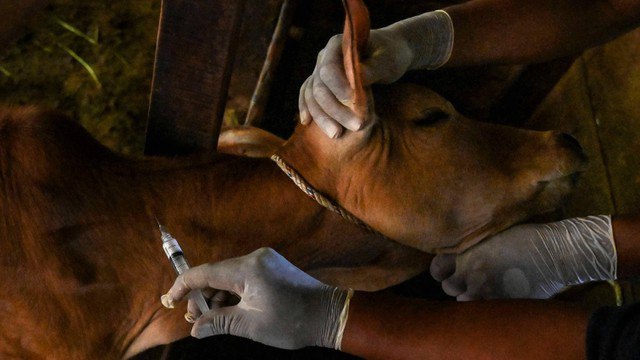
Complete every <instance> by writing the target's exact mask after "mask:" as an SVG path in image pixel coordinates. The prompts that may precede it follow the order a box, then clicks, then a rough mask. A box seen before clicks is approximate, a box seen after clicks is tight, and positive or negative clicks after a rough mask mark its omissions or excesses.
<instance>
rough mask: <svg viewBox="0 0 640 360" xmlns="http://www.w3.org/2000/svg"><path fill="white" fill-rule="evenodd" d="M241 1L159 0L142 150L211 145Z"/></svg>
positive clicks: (170, 151)
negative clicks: (159, 5) (145, 129)
mask: <svg viewBox="0 0 640 360" xmlns="http://www.w3.org/2000/svg"><path fill="white" fill-rule="evenodd" d="M244 4H245V0H233V1H228V0H227V1H225V0H163V1H162V12H161V14H160V25H159V29H158V42H157V48H156V59H155V66H154V72H153V81H152V85H151V87H152V89H151V99H150V104H149V118H148V121H147V135H146V144H145V153H146V154H147V155H164V156H171V155H181V154H188V153H192V152H195V151H198V150H211V149H215V147H216V144H217V140H218V134H219V132H220V125H221V123H222V118H223V114H224V108H225V104H226V99H227V90H228V86H229V78H230V75H231V67H232V64H233V58H234V55H235V49H236V45H237V42H238V41H237V39H238V37H239V28H240V26H239V25H240V22H241V18H242V13H243V9H244Z"/></svg>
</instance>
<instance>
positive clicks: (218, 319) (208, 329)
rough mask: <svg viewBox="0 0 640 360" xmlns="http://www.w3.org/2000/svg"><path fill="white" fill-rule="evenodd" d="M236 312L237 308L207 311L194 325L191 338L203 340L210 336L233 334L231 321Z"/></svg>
mask: <svg viewBox="0 0 640 360" xmlns="http://www.w3.org/2000/svg"><path fill="white" fill-rule="evenodd" d="M236 311H237V308H236V307H235V306H230V307H221V308H217V309H212V310H209V311H207V312H206V313H205V314H203V315H202V316H201V317H200V318H199V319H198V320H196V322H195V323H194V324H193V327H192V328H191V336H193V337H195V338H198V339H202V338H205V337H208V336H214V335H223V334H231V320H232V317H233V316H234V315H235V313H236ZM233 335H238V334H233Z"/></svg>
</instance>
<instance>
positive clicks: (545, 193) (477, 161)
mask: <svg viewBox="0 0 640 360" xmlns="http://www.w3.org/2000/svg"><path fill="white" fill-rule="evenodd" d="M348 13H349V14H350V15H351V16H357V11H356V12H354V11H351V12H349V11H348ZM354 14H355V15H354ZM366 23H367V22H364V21H347V24H356V25H357V24H366ZM347 26H349V25H347ZM366 30H367V31H368V29H366ZM360 31H362V29H360ZM355 34H356V35H355V36H354V35H353V34H349V31H345V36H344V38H343V39H344V41H345V44H343V49H352V50H354V49H355V50H354V51H357V47H358V46H357V44H355V45H354V44H353V43H350V42H353V41H357V39H358V31H357V30H356V31H355ZM345 59H346V60H345V67H346V68H347V74H348V76H349V77H350V80H352V79H353V78H356V82H357V81H358V80H357V76H355V77H354V76H353V75H350V73H351V74H353V73H355V74H357V73H358V63H357V56H345ZM353 59H355V61H354V60H353ZM358 86H361V85H360V84H358V83H356V84H355V88H356V90H355V91H354V93H355V94H356V96H355V103H356V104H355V106H354V108H355V109H356V110H358V109H362V108H363V106H362V105H363V104H362V101H363V100H362V96H361V95H358V91H357V88H358ZM366 93H367V92H365V94H366ZM368 93H369V95H370V96H371V94H372V93H371V92H368ZM358 97H360V99H358ZM373 98H374V99H375V110H376V111H375V115H374V116H371V117H372V121H370V122H369V123H368V124H367V125H366V127H365V128H364V129H362V130H360V131H357V132H347V133H346V134H345V135H343V136H342V137H341V138H339V139H329V138H328V137H326V136H325V135H324V134H323V133H322V132H321V131H320V129H319V128H318V127H317V126H316V125H315V124H312V125H309V126H298V127H297V128H296V131H295V133H294V135H293V136H292V137H291V138H290V139H289V141H287V143H286V144H285V145H284V147H283V148H282V149H281V150H280V151H279V154H280V155H281V157H282V158H283V159H284V160H285V161H288V162H289V163H290V164H291V165H292V166H293V167H294V168H296V169H297V170H298V171H299V172H300V173H301V175H302V176H303V177H305V178H306V180H307V181H308V182H309V183H310V184H312V185H313V186H315V187H316V188H317V190H319V191H321V192H323V193H325V194H326V195H328V196H330V197H333V198H334V199H335V200H336V201H337V202H338V203H339V204H341V205H342V206H343V207H345V208H346V209H347V210H349V211H350V212H351V213H353V214H354V215H356V216H357V217H359V218H360V219H362V220H364V221H365V222H366V223H368V224H369V225H370V226H372V227H373V228H375V229H377V230H378V231H380V232H381V233H383V234H384V235H386V236H388V237H390V238H392V239H395V240H397V241H399V242H401V243H404V244H407V245H410V246H413V247H415V248H418V249H421V250H424V251H429V252H458V251H462V250H464V249H465V248H467V247H469V246H471V245H473V244H475V243H476V242H478V241H480V240H482V239H483V238H485V237H487V236H489V235H491V234H494V233H496V232H498V231H500V230H502V229H505V228H506V227H508V226H510V225H512V224H514V223H516V222H518V221H522V220H524V219H526V218H527V217H529V216H532V215H536V214H540V213H544V212H548V211H551V210H553V209H554V208H556V207H557V206H558V205H559V202H560V201H561V199H562V198H563V196H564V195H566V194H567V193H568V191H569V190H570V189H571V187H572V184H573V181H574V179H575V175H576V174H577V172H578V171H580V170H581V168H582V167H583V166H584V165H585V162H586V161H585V157H584V155H583V154H582V149H581V148H580V146H579V144H578V143H577V141H576V140H575V139H573V138H572V137H570V136H569V135H566V134H562V133H558V132H553V131H548V132H537V131H527V130H523V129H516V128H511V127H506V126H500V125H495V124H488V123H482V122H477V121H473V120H470V119H467V118H465V117H464V116H462V115H461V114H459V113H458V112H457V111H456V110H455V109H454V108H453V106H452V105H451V104H450V103H449V102H447V101H446V100H445V99H443V98H442V97H440V96H439V95H437V94H436V93H434V92H433V91H430V90H428V89H425V88H423V87H419V86H415V85H407V84H405V85H392V86H387V87H384V88H381V89H376V90H375V91H373ZM364 101H366V95H365V100H364ZM364 108H366V106H364ZM369 110H371V107H369Z"/></svg>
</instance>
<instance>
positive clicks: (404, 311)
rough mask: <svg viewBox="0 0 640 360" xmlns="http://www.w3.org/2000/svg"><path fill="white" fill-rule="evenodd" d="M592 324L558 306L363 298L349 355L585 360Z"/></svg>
mask: <svg viewBox="0 0 640 360" xmlns="http://www.w3.org/2000/svg"><path fill="white" fill-rule="evenodd" d="M588 318H589V312H588V311H586V310H584V309H581V308H576V307H575V305H572V304H565V303H562V302H555V301H526V300H522V301H491V302H485V301H480V302H471V303H449V302H431V301H426V300H420V299H408V298H399V297H389V296H384V295H380V294H361V293H358V294H356V295H355V296H354V298H353V299H352V300H351V305H350V310H349V320H348V322H347V325H346V328H345V333H344V337H343V340H342V350H343V351H346V352H348V353H351V354H354V355H358V356H362V357H365V358H367V359H369V358H370V359H382V358H384V359H393V358H397V359H416V358H420V359H584V358H585V339H586V335H585V334H586V329H587V323H588Z"/></svg>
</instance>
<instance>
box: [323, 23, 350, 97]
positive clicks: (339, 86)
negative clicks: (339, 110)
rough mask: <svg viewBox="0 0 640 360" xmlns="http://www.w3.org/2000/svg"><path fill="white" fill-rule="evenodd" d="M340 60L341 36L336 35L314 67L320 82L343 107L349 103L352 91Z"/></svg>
mask: <svg viewBox="0 0 640 360" xmlns="http://www.w3.org/2000/svg"><path fill="white" fill-rule="evenodd" d="M342 59H343V58H342V36H341V35H336V36H334V37H332V38H331V39H330V40H329V42H328V43H327V46H326V47H325V48H324V53H323V56H322V58H320V59H319V60H318V63H317V64H316V67H318V69H317V75H318V77H319V78H320V80H321V81H322V82H323V83H324V84H325V85H326V86H327V88H328V89H329V91H330V92H331V93H333V95H334V96H335V98H336V99H337V100H338V101H339V102H340V103H342V104H343V105H344V104H348V103H350V102H351V97H352V96H353V91H352V90H351V85H349V80H347V76H346V74H345V70H344V62H343V60H342Z"/></svg>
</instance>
